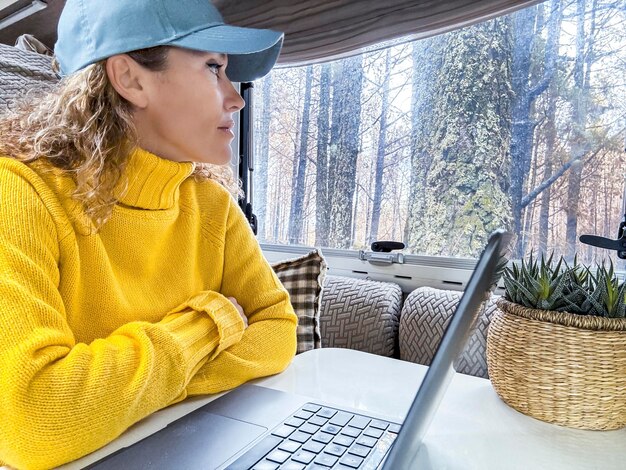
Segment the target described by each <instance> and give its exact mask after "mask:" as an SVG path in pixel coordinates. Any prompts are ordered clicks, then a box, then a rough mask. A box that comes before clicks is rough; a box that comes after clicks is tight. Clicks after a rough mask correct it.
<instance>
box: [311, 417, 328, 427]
mask: <svg viewBox="0 0 626 470" xmlns="http://www.w3.org/2000/svg"><path fill="white" fill-rule="evenodd" d="M326 421H328V418H324V417H322V416H313V417H312V418H311V419H309V420H308V421H307V422H308V423H311V424H315V425H316V426H324V425H325V424H326Z"/></svg>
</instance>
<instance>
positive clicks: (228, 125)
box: [218, 121, 235, 131]
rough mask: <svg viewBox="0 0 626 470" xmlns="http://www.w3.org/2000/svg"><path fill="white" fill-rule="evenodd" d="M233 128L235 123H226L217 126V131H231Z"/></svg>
mask: <svg viewBox="0 0 626 470" xmlns="http://www.w3.org/2000/svg"><path fill="white" fill-rule="evenodd" d="M234 127H235V121H227V122H225V123H223V124H222V125H221V126H219V127H218V129H220V130H223V131H232V130H233V128H234Z"/></svg>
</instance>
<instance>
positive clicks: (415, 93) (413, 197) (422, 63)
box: [404, 36, 444, 250]
mask: <svg viewBox="0 0 626 470" xmlns="http://www.w3.org/2000/svg"><path fill="white" fill-rule="evenodd" d="M443 41H444V38H443V37H441V36H438V37H434V38H430V39H424V40H422V41H416V42H414V43H413V44H412V47H413V50H412V52H411V56H412V60H413V67H412V74H411V78H412V82H411V140H410V155H411V178H410V189H409V208H408V213H407V218H406V225H405V228H404V244H405V245H406V246H407V247H409V248H411V249H413V250H415V249H416V248H417V247H420V246H421V241H422V239H423V237H424V231H425V230H426V227H427V226H428V223H427V221H426V220H425V213H424V209H425V204H426V197H427V190H428V187H427V180H428V173H429V171H430V167H431V165H432V161H433V158H432V151H431V148H430V146H429V144H430V141H431V139H432V135H433V134H434V129H433V126H434V123H433V106H434V101H435V84H436V83H437V81H438V80H439V78H438V77H439V71H440V69H441V65H442V64H441V46H442V44H443Z"/></svg>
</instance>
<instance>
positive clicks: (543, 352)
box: [487, 299, 626, 430]
mask: <svg viewBox="0 0 626 470" xmlns="http://www.w3.org/2000/svg"><path fill="white" fill-rule="evenodd" d="M498 307H499V309H498V310H497V311H496V312H495V314H494V316H493V318H492V320H491V324H490V326H489V332H488V336H487V366H488V369H489V378H490V380H491V382H492V384H493V387H494V388H495V390H496V392H497V393H498V395H499V396H500V397H501V398H502V399H503V400H504V401H505V402H506V403H507V404H508V405H510V406H511V407H513V408H515V409H516V410H518V411H520V412H521V413H524V414H526V415H528V416H532V417H533V418H537V419H540V420H542V421H547V422H549V423H554V424H559V425H562V426H567V427H571V428H580V429H596V430H608V429H617V428H621V427H623V426H626V319H624V318H602V317H595V316H583V315H575V314H570V313H567V312H552V311H547V310H534V309H529V308H526V307H523V306H521V305H518V304H514V303H511V302H508V301H506V300H504V299H500V300H498Z"/></svg>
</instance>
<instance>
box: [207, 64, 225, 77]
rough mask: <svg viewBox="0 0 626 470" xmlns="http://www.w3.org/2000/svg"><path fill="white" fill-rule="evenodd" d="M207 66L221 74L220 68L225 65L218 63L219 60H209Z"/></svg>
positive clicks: (216, 73)
mask: <svg viewBox="0 0 626 470" xmlns="http://www.w3.org/2000/svg"><path fill="white" fill-rule="evenodd" d="M206 65H207V67H208V68H209V69H210V70H211V71H212V72H213V73H214V74H215V75H219V74H220V69H221V68H222V67H224V66H223V65H222V64H218V63H217V62H207V64H206Z"/></svg>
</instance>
